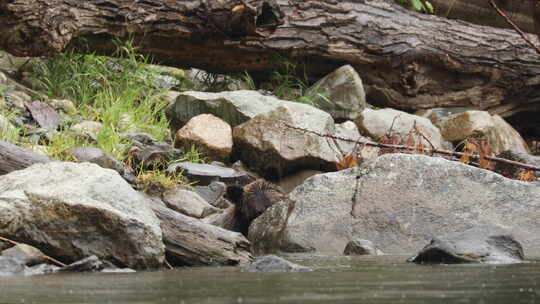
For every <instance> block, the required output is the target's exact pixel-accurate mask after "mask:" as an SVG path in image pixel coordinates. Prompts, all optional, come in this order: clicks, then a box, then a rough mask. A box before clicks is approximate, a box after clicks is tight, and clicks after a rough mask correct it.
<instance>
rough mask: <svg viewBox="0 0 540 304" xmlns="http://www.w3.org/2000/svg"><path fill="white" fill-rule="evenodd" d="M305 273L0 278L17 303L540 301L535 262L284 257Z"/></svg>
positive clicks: (0, 297)
mask: <svg viewBox="0 0 540 304" xmlns="http://www.w3.org/2000/svg"><path fill="white" fill-rule="evenodd" d="M288 259H289V260H291V261H294V262H296V263H299V264H302V265H306V266H310V267H312V268H314V271H313V272H303V273H246V272H241V271H239V269H238V268H234V267H194V268H182V269H176V270H171V271H156V272H138V273H133V274H128V273H116V274H115V273H108V274H62V275H49V276H34V277H9V278H8V277H4V278H2V277H0V304H15V303H40V304H63V303H70V304H74V303H114V304H121V303H141V304H142V303H197V304H214V303H231V304H232V303H415V304H419V303H437V304H440V303H486V304H497V303H501V304H503V303H504V304H508V303H510V304H518V303H540V287H538V283H539V282H540V263H538V262H536V261H532V262H529V263H525V264H516V265H435V266H427V265H414V264H408V263H405V262H404V260H405V259H406V257H402V256H400V257H395V256H384V257H378V258H373V257H313V256H311V257H288Z"/></svg>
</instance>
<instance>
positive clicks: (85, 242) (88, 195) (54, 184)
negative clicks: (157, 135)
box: [0, 162, 164, 269]
mask: <svg viewBox="0 0 540 304" xmlns="http://www.w3.org/2000/svg"><path fill="white" fill-rule="evenodd" d="M0 223H3V224H2V225H0V235H2V236H4V237H8V238H11V239H14V240H18V241H24V242H25V243H27V244H29V245H33V246H35V247H37V248H40V249H42V250H43V251H44V252H45V254H47V255H49V256H53V257H57V258H58V259H60V260H62V261H64V262H73V261H76V260H80V259H82V258H85V257H87V256H90V255H96V256H98V257H99V258H100V259H104V260H109V261H111V262H113V263H115V264H118V265H121V266H127V267H131V268H139V269H140V268H153V267H158V266H160V265H161V264H162V262H163V259H164V245H163V242H162V233H161V229H160V222H159V220H158V218H157V217H156V215H155V214H154V213H153V212H152V210H151V209H150V208H149V207H148V202H147V200H146V199H145V198H144V197H143V196H142V195H141V194H139V193H138V192H136V191H135V190H133V189H132V188H131V187H130V186H129V184H127V183H126V182H125V181H124V180H123V179H122V178H121V177H120V176H119V175H118V173H117V172H115V171H113V170H110V169H103V168H101V167H99V166H97V165H95V164H90V163H82V164H76V163H67V162H50V163H45V164H36V165H33V166H31V167H29V168H26V169H24V170H18V171H14V172H11V173H9V174H6V175H4V176H2V178H1V179H0Z"/></svg>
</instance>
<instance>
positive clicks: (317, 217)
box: [259, 154, 540, 254]
mask: <svg viewBox="0 0 540 304" xmlns="http://www.w3.org/2000/svg"><path fill="white" fill-rule="evenodd" d="M289 197H290V199H291V201H292V203H293V204H294V209H293V210H292V212H291V213H290V215H288V218H287V221H286V225H282V224H281V223H282V221H277V220H274V222H275V223H277V224H281V225H282V227H271V228H269V229H272V230H274V231H279V230H280V229H281V231H282V235H281V238H282V239H281V240H279V241H277V243H279V244H281V245H280V246H281V247H282V249H284V250H289V251H290V250H291V249H292V250H293V251H311V250H316V251H319V252H323V253H330V254H339V253H341V252H342V250H343V248H344V247H345V245H346V244H347V242H348V241H349V240H351V239H354V238H358V237H361V238H365V239H369V240H371V241H373V242H374V243H376V244H377V245H378V247H379V248H380V249H381V250H382V251H384V252H385V253H387V254H404V253H412V252H415V251H417V250H419V249H420V248H422V247H423V246H424V245H425V244H426V242H427V241H428V240H430V239H431V238H432V237H433V236H436V235H444V234H446V233H459V232H463V231H466V230H468V229H470V228H471V227H474V226H480V225H488V224H490V225H497V226H502V227H504V228H506V229H507V230H508V231H509V232H510V233H512V234H513V235H514V236H515V237H516V238H517V239H519V240H520V241H521V242H522V244H523V246H524V248H525V251H527V252H529V253H531V252H532V254H534V252H540V225H539V223H540V221H539V219H538V216H537V215H538V214H539V212H540V187H538V185H536V184H535V183H525V182H520V181H516V180H510V179H507V178H504V177H502V176H501V175H498V174H496V173H494V172H491V171H487V170H483V169H478V168H475V167H472V166H468V165H465V164H462V163H459V162H453V161H448V160H445V159H443V158H437V157H429V156H423V155H407V154H387V155H383V156H380V157H378V158H376V159H374V160H372V161H369V162H366V163H364V164H363V165H361V166H360V167H356V168H352V169H348V170H344V171H339V172H335V173H326V174H319V175H315V176H313V177H311V178H309V179H307V180H306V181H305V182H304V183H303V184H302V185H300V186H298V187H296V189H295V190H294V191H292V192H291V193H290V195H289ZM267 212H270V209H269V210H268V211H267ZM262 216H264V214H263V215H262ZM283 226H286V227H283ZM274 242H276V240H274ZM259 247H263V246H262V245H259Z"/></svg>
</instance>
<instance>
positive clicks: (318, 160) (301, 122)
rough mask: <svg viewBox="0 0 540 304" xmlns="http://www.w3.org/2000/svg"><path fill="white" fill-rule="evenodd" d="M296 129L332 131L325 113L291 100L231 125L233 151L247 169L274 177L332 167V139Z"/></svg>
mask: <svg viewBox="0 0 540 304" xmlns="http://www.w3.org/2000/svg"><path fill="white" fill-rule="evenodd" d="M291 127H293V128H291ZM295 128H298V129H295ZM300 129H305V130H310V131H314V132H317V133H319V134H334V132H335V126H334V121H333V119H332V117H331V116H330V115H329V114H328V113H326V112H323V111H321V110H318V109H316V108H314V107H312V106H309V105H306V104H301V103H291V104H289V105H282V106H280V107H278V108H276V109H275V110H273V111H271V112H268V113H264V114H260V115H257V116H256V117H254V118H252V119H251V120H249V121H247V122H245V123H243V124H241V125H239V126H237V127H235V128H234V129H233V140H234V149H235V153H236V154H237V155H238V156H239V157H240V159H241V160H242V161H243V162H245V163H246V164H247V165H248V166H249V167H250V168H252V169H254V170H255V171H257V172H258V173H262V174H263V175H265V176H268V177H274V178H276V177H282V176H285V175H287V174H288V173H292V172H295V171H298V170H300V169H314V170H322V171H328V170H332V169H334V168H335V165H336V163H337V162H338V159H339V156H340V155H339V154H340V153H339V149H338V148H337V146H336V145H335V143H334V141H333V140H332V139H329V138H325V137H322V136H318V135H316V134H312V133H309V132H305V131H303V130H300Z"/></svg>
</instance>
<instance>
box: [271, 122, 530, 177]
mask: <svg viewBox="0 0 540 304" xmlns="http://www.w3.org/2000/svg"><path fill="white" fill-rule="evenodd" d="M280 123H281V124H283V125H284V126H285V127H287V128H290V129H293V130H297V131H301V132H304V133H310V134H314V135H316V136H320V137H325V138H331V139H334V140H342V141H346V142H352V143H356V144H362V145H364V146H371V147H377V148H387V149H394V150H398V151H411V152H412V151H414V150H415V148H414V147H409V146H405V145H392V144H383V143H376V142H372V141H364V140H360V139H350V138H344V137H340V136H336V135H332V134H322V133H319V132H316V131H313V130H308V129H304V128H300V127H295V126H291V125H289V124H288V123H286V122H280ZM429 152H430V153H431V154H442V155H448V156H452V157H456V158H460V157H461V156H463V155H464V153H462V152H454V151H448V150H442V149H436V148H432V149H431V150H430V151H429ZM470 157H471V158H472V159H473V160H478V161H479V160H480V156H479V155H470ZM484 158H485V159H487V160H491V161H495V162H501V163H506V164H509V165H513V166H516V167H521V168H524V169H527V170H533V171H539V172H540V167H536V166H533V165H529V164H525V163H521V162H517V161H513V160H509V159H505V158H499V157H494V156H485V157H484Z"/></svg>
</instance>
